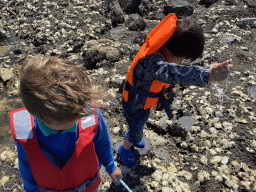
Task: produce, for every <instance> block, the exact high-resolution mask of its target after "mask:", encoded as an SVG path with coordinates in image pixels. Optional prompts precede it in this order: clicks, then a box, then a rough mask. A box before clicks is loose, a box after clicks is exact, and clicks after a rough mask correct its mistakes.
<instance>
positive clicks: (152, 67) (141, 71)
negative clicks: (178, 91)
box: [135, 54, 210, 86]
mask: <svg viewBox="0 0 256 192" xmlns="http://www.w3.org/2000/svg"><path fill="white" fill-rule="evenodd" d="M209 71H210V70H209V69H205V68H203V67H199V66H186V65H178V64H176V63H168V62H167V61H165V60H164V58H163V57H162V56H161V55H159V54H152V55H149V56H146V57H144V58H143V59H141V60H140V61H139V63H138V64H137V66H136V70H135V76H136V78H137V79H139V81H141V82H143V81H153V80H158V81H161V82H163V83H168V84H176V83H182V84H186V85H198V86H205V85H206V84H208V77H209Z"/></svg>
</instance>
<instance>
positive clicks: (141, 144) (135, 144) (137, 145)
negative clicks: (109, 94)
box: [124, 130, 145, 148]
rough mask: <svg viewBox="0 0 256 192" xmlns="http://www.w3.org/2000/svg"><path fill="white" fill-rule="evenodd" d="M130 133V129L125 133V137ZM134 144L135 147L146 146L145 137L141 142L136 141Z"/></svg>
mask: <svg viewBox="0 0 256 192" xmlns="http://www.w3.org/2000/svg"><path fill="white" fill-rule="evenodd" d="M128 134H129V130H128V131H127V132H126V133H125V134H124V138H125V137H127V135H128ZM133 145H134V146H135V147H138V148H144V147H145V141H144V139H142V140H141V141H140V142H138V143H134V144H133Z"/></svg>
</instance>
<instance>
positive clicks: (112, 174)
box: [109, 167, 123, 182]
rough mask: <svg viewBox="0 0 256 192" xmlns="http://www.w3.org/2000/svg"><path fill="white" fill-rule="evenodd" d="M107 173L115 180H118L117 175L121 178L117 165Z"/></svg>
mask: <svg viewBox="0 0 256 192" xmlns="http://www.w3.org/2000/svg"><path fill="white" fill-rule="evenodd" d="M109 175H110V177H111V178H112V179H113V180H114V181H115V182H117V181H118V180H117V177H119V178H123V175H122V171H121V169H120V168H119V167H116V170H115V171H114V172H113V173H110V174H109Z"/></svg>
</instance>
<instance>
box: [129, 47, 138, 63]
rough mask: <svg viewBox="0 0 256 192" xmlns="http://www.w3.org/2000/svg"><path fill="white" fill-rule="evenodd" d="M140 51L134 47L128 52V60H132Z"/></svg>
mask: <svg viewBox="0 0 256 192" xmlns="http://www.w3.org/2000/svg"><path fill="white" fill-rule="evenodd" d="M139 50H140V46H135V47H134V48H133V49H132V50H131V52H130V60H133V59H134V57H135V56H136V55H137V53H138V51H139Z"/></svg>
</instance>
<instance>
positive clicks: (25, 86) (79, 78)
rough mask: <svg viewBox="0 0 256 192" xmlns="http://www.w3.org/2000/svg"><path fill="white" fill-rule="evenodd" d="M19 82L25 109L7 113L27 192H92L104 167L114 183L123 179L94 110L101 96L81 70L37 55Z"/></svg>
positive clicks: (26, 63) (105, 130)
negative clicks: (118, 178)
mask: <svg viewBox="0 0 256 192" xmlns="http://www.w3.org/2000/svg"><path fill="white" fill-rule="evenodd" d="M20 76H21V79H20V96H21V99H22V101H23V103H24V106H25V107H24V108H20V109H16V110H13V111H11V112H10V121H11V128H12V133H13V137H14V139H15V143H16V145H17V151H18V159H19V171H20V175H21V177H22V180H23V183H24V189H25V191H26V192H29V191H33V192H37V191H84V192H86V191H88V192H95V191H97V188H98V186H99V184H100V181H101V177H100V172H99V170H100V168H101V166H102V164H103V165H104V166H105V168H106V171H107V172H108V173H109V174H110V176H111V177H112V179H113V180H114V181H117V177H120V178H122V173H121V170H120V168H118V167H116V165H115V164H114V157H113V153H112V147H111V141H110V138H109V133H108V130H107V125H106V123H105V121H104V118H103V116H102V114H101V112H100V110H99V109H98V108H97V107H102V106H103V104H102V102H98V101H101V99H102V96H104V93H103V92H102V90H96V89H92V85H91V82H90V79H89V78H88V77H87V75H86V73H85V71H83V70H82V68H81V66H79V65H76V64H74V63H72V62H70V61H66V60H63V59H59V58H57V57H45V56H42V55H38V56H36V57H33V58H30V59H27V60H26V61H25V63H24V64H23V66H22V68H21V71H20Z"/></svg>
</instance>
